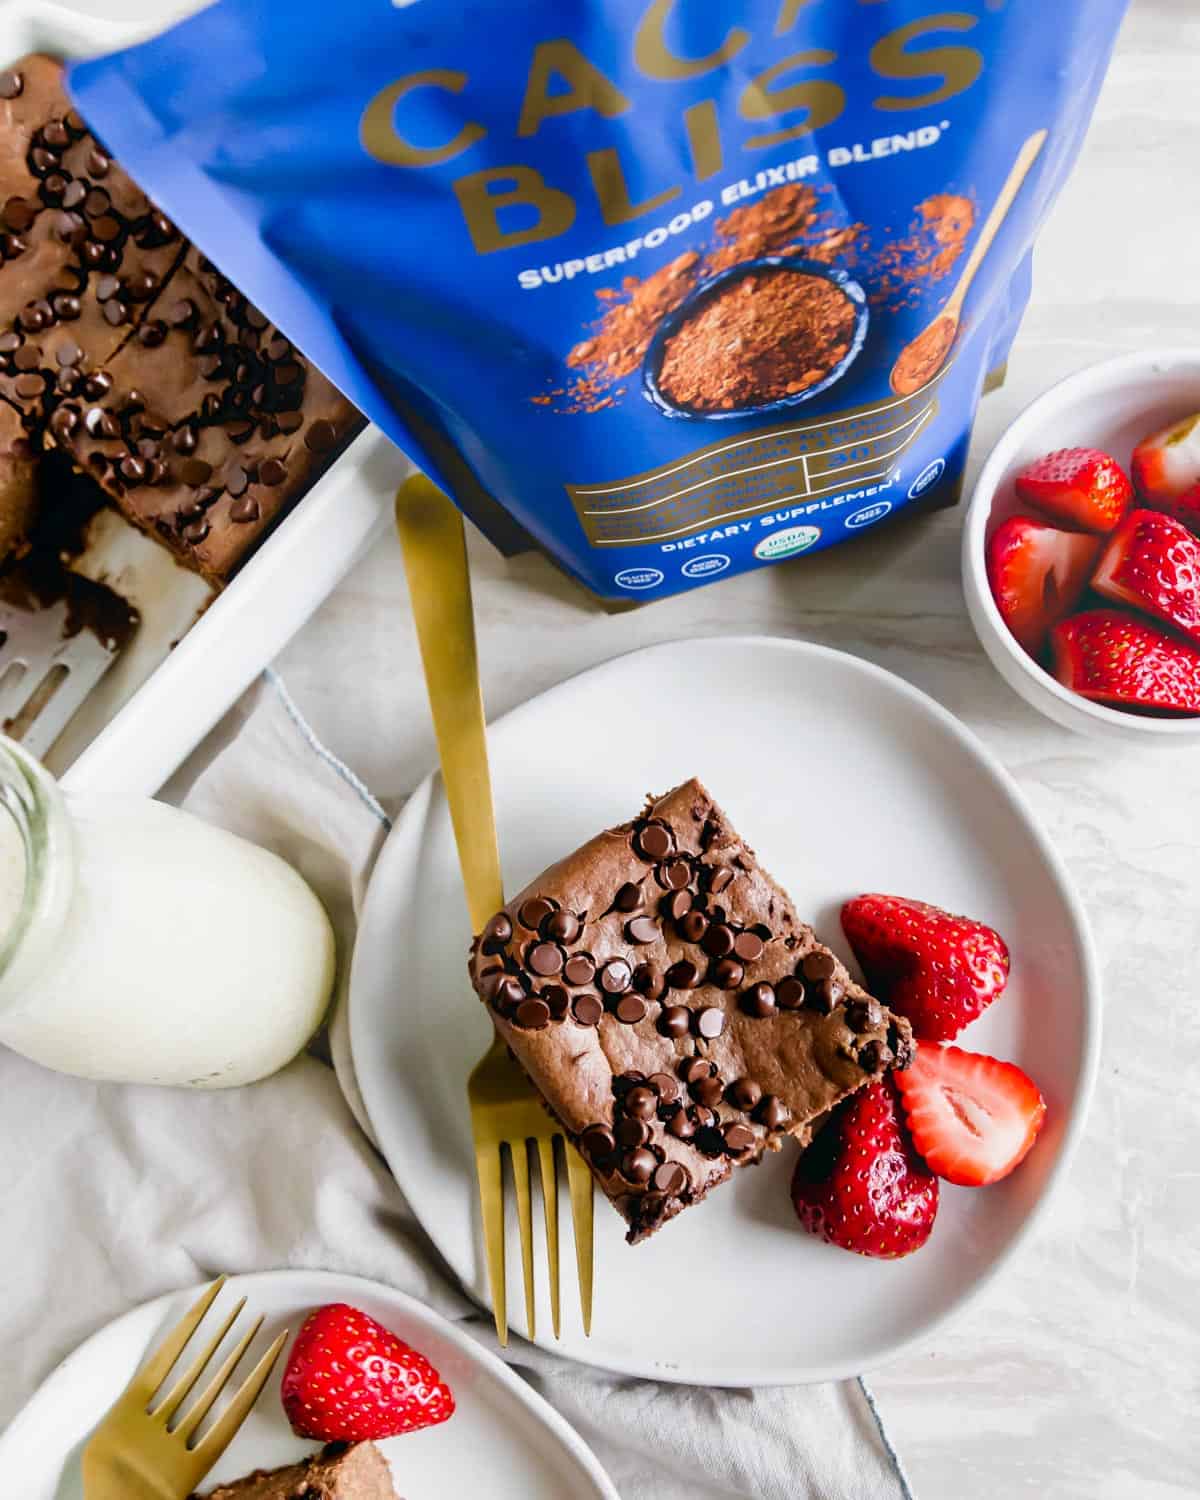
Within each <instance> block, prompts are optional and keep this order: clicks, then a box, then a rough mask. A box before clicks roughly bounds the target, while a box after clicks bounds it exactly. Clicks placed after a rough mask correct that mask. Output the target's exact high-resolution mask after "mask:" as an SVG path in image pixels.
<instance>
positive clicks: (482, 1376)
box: [0, 1271, 618, 1500]
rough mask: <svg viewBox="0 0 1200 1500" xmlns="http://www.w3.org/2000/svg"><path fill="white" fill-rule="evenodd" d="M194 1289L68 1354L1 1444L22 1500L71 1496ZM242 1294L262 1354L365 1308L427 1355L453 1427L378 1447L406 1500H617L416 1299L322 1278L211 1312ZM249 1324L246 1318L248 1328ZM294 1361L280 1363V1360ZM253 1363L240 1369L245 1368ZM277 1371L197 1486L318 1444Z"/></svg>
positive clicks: (249, 1288) (271, 1278) (250, 1291)
mask: <svg viewBox="0 0 1200 1500" xmlns="http://www.w3.org/2000/svg"><path fill="white" fill-rule="evenodd" d="M196 1296H197V1290H193V1291H190V1292H173V1293H171V1294H170V1295H169V1296H166V1297H159V1298H158V1299H157V1300H156V1301H154V1302H147V1303H145V1304H144V1305H143V1306H142V1307H137V1308H134V1310H133V1311H132V1312H129V1313H126V1315H125V1316H124V1317H123V1318H118V1319H117V1320H116V1322H114V1323H110V1324H109V1325H108V1327H107V1328H102V1329H101V1330H100V1332H99V1333H96V1334H94V1335H93V1336H92V1337H91V1338H90V1339H88V1340H87V1342H86V1343H84V1344H81V1345H80V1346H79V1348H78V1349H76V1351H75V1353H74V1354H71V1355H69V1356H68V1357H67V1358H66V1359H65V1360H64V1361H63V1363H62V1364H61V1365H60V1366H59V1367H58V1369H57V1370H55V1372H54V1373H53V1374H52V1375H51V1376H50V1377H49V1379H48V1380H47V1381H46V1382H45V1384H44V1385H43V1386H42V1387H41V1389H40V1390H39V1391H38V1392H37V1393H36V1394H35V1395H34V1397H33V1399H32V1400H31V1401H30V1402H29V1404H28V1405H27V1406H26V1407H25V1409H24V1410H23V1411H22V1412H20V1413H19V1414H18V1416H17V1417H16V1419H15V1420H14V1421H13V1423H12V1425H11V1426H10V1427H9V1428H8V1431H7V1432H6V1433H5V1434H4V1437H3V1438H2V1439H0V1471H2V1472H3V1473H5V1474H8V1475H11V1476H13V1477H14V1478H17V1477H19V1483H18V1484H17V1489H18V1490H19V1491H20V1494H21V1500H77V1497H78V1496H80V1494H81V1493H82V1489H81V1483H80V1476H79V1451H80V1448H81V1446H82V1444H83V1442H84V1441H85V1439H86V1438H87V1437H88V1435H89V1434H90V1433H91V1431H92V1429H93V1427H94V1426H95V1425H96V1423H97V1422H98V1421H99V1420H100V1418H101V1417H102V1416H103V1415H104V1413H105V1412H106V1411H107V1410H108V1408H109V1407H110V1406H111V1405H112V1403H113V1402H114V1401H115V1400H116V1398H117V1396H118V1395H119V1394H120V1392H121V1390H122V1389H123V1388H124V1386H125V1383H126V1382H127V1381H128V1379H129V1377H130V1376H131V1375H132V1374H133V1372H134V1370H135V1369H136V1368H137V1367H138V1365H139V1364H140V1363H141V1361H142V1359H143V1358H144V1357H145V1355H146V1353H147V1352H148V1351H149V1349H150V1348H151V1347H152V1346H153V1345H154V1344H156V1343H157V1342H158V1341H159V1340H160V1339H161V1338H162V1337H163V1335H164V1334H165V1333H166V1332H167V1330H168V1329H170V1328H171V1327H172V1326H173V1324H174V1323H176V1322H177V1321H178V1319H179V1318H180V1317H182V1315H183V1313H184V1311H185V1310H186V1309H187V1308H188V1307H189V1306H190V1305H191V1303H192V1302H194V1301H195V1299H196ZM241 1296H244V1297H246V1298H247V1299H248V1301H247V1312H248V1313H253V1314H255V1315H257V1314H258V1313H262V1314H264V1315H265V1317H266V1323H265V1325H264V1327H263V1331H262V1333H261V1334H260V1335H259V1337H258V1339H257V1340H256V1342H255V1344H254V1350H255V1351H261V1350H262V1349H265V1348H266V1347H267V1344H268V1343H269V1342H270V1340H271V1339H272V1338H273V1337H274V1336H275V1335H276V1334H277V1333H278V1332H279V1331H280V1330H281V1329H282V1328H285V1327H286V1328H290V1329H291V1330H292V1332H293V1333H294V1332H295V1331H296V1330H297V1329H298V1328H299V1327H300V1324H301V1322H302V1321H303V1319H304V1318H305V1316H306V1315H307V1314H308V1313H309V1312H311V1311H312V1310H313V1308H315V1307H320V1306H321V1305H322V1304H324V1303H326V1302H349V1303H350V1304H352V1305H353V1306H354V1307H358V1308H361V1309H362V1310H363V1311H364V1312H366V1313H369V1314H370V1315H371V1316H372V1317H373V1318H377V1319H378V1320H379V1322H381V1323H383V1324H384V1325H385V1326H386V1327H388V1328H390V1329H392V1331H393V1332H394V1333H397V1334H399V1336H400V1337H401V1338H402V1339H404V1340H405V1341H406V1342H408V1343H410V1344H412V1345H413V1347H414V1348H416V1349H419V1350H420V1351H421V1353H422V1354H425V1355H426V1356H427V1357H428V1358H429V1359H430V1360H431V1361H432V1362H433V1364H434V1366H435V1367H436V1368H437V1370H438V1371H439V1372H440V1374H441V1375H442V1377H443V1379H444V1380H446V1381H447V1382H448V1383H449V1385H450V1388H451V1390H452V1391H453V1392H454V1397H455V1402H456V1410H455V1412H454V1415H453V1416H452V1417H451V1418H450V1420H449V1421H448V1422H443V1423H441V1424H440V1425H439V1426H437V1427H429V1428H426V1429H425V1431H423V1432H411V1433H407V1434H405V1436H403V1437H399V1438H392V1439H390V1440H389V1441H388V1442H385V1443H380V1445H379V1446H380V1448H381V1449H382V1450H383V1452H384V1453H385V1454H386V1455H387V1457H388V1459H389V1461H390V1463H391V1465H392V1473H393V1475H394V1476H395V1480H396V1490H397V1493H398V1494H400V1495H402V1496H403V1497H404V1500H443V1497H445V1496H447V1495H452V1496H466V1495H487V1496H488V1500H618V1496H617V1492H616V1490H615V1489H613V1487H612V1484H611V1483H610V1481H609V1480H608V1478H607V1477H606V1476H605V1474H604V1471H603V1470H602V1469H601V1467H600V1465H599V1464H598V1463H597V1462H596V1460H595V1458H594V1457H593V1456H592V1454H591V1453H590V1452H589V1450H588V1448H587V1447H586V1446H585V1444H584V1443H583V1441H582V1439H580V1438H579V1437H577V1436H576V1435H575V1433H574V1432H573V1431H572V1430H571V1428H570V1427H568V1425H567V1424H566V1422H564V1421H563V1419H562V1418H561V1417H560V1416H559V1415H558V1413H557V1412H555V1411H553V1410H552V1409H551V1408H550V1407H549V1406H548V1405H547V1404H546V1403H545V1402H544V1401H543V1400H542V1398H541V1397H540V1396H538V1395H535V1394H534V1392H533V1391H531V1390H530V1388H529V1387H528V1386H527V1385H526V1384H525V1382H524V1381H522V1380H521V1379H519V1378H518V1377H517V1376H516V1375H514V1374H513V1373H512V1372H511V1370H509V1369H508V1367H507V1366H506V1365H504V1364H502V1363H501V1361H500V1360H498V1359H497V1358H496V1357H495V1355H493V1354H489V1353H488V1351H487V1350H486V1349H482V1348H481V1347H480V1346H479V1345H478V1344H477V1343H476V1342H475V1341H474V1340H473V1339H471V1338H469V1337H468V1336H467V1335H466V1334H465V1333H460V1332H459V1330H458V1329H456V1328H454V1327H453V1326H452V1325H451V1324H450V1323H447V1322H446V1320H445V1319H444V1318H441V1317H438V1315H437V1314H436V1313H433V1312H430V1310H429V1309H428V1308H427V1307H423V1306H422V1305H421V1303H419V1302H416V1301H414V1300H413V1298H412V1297H407V1296H405V1295H404V1293H403V1292H397V1291H394V1290H392V1288H390V1287H386V1286H382V1285H381V1284H380V1283H379V1282H375V1281H366V1280H363V1279H362V1278H361V1277H358V1276H339V1275H333V1274H331V1273H329V1272H324V1271H266V1272H262V1273H260V1274H257V1275H253V1276H235V1277H231V1278H230V1280H229V1282H228V1284H227V1285H226V1286H225V1288H224V1290H223V1291H222V1292H221V1295H220V1297H219V1298H218V1301H217V1303H216V1306H215V1309H214V1311H213V1312H210V1313H209V1316H208V1319H207V1320H206V1322H205V1325H204V1326H205V1327H207V1326H208V1323H209V1322H212V1323H213V1326H214V1327H215V1326H217V1324H216V1315H217V1314H219V1312H220V1309H221V1308H222V1307H229V1306H231V1305H232V1303H233V1302H234V1301H235V1300H236V1298H238V1297H241ZM245 1317H246V1314H243V1320H244V1319H245ZM230 1342H232V1340H230ZM285 1357H286V1356H285ZM249 1364H250V1361H249V1360H248V1361H247V1362H246V1367H247V1368H249ZM282 1369H283V1360H281V1361H280V1363H279V1366H278V1368H277V1369H276V1371H275V1374H274V1376H273V1377H272V1379H271V1382H270V1384H269V1385H268V1386H267V1388H266V1390H265V1391H264V1392H263V1394H262V1395H261V1396H260V1397H259V1400H258V1404H257V1406H256V1407H255V1409H254V1411H253V1413H252V1414H251V1416H250V1417H249V1419H248V1420H247V1422H246V1423H245V1425H244V1426H243V1428H242V1430H241V1431H240V1432H239V1433H238V1435H237V1437H236V1438H235V1439H234V1441H233V1443H232V1444H231V1445H230V1447H229V1449H228V1450H227V1452H226V1453H225V1455H224V1457H223V1458H222V1459H221V1461H220V1463H219V1464H218V1465H217V1466H216V1468H214V1469H213V1471H212V1473H211V1474H210V1475H209V1477H208V1478H207V1479H206V1480H205V1482H204V1484H203V1485H202V1486H201V1488H202V1490H204V1491H206V1492H207V1491H208V1490H210V1489H211V1488H212V1487H213V1485H214V1484H220V1483H228V1482H229V1481H230V1480H232V1479H237V1478H239V1477H240V1476H241V1475H243V1474H248V1473H250V1472H251V1471H252V1470H253V1469H257V1468H274V1467H275V1466H276V1465H278V1464H288V1463H295V1462H297V1460H299V1459H300V1458H302V1457H303V1456H304V1455H305V1454H306V1453H309V1452H313V1451H315V1450H316V1448H317V1446H318V1445H317V1444H315V1443H308V1442H305V1441H304V1440H303V1439H302V1438H297V1437H295V1436H293V1434H292V1432H291V1429H290V1428H289V1426H288V1424H287V1419H286V1418H285V1417H284V1415H283V1409H282V1407H281V1406H280V1404H279V1378H280V1374H281V1373H282Z"/></svg>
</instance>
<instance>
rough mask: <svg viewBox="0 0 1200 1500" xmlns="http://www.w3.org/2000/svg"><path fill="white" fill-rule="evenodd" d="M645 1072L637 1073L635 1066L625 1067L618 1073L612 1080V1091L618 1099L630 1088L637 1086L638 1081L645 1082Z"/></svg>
mask: <svg viewBox="0 0 1200 1500" xmlns="http://www.w3.org/2000/svg"><path fill="white" fill-rule="evenodd" d="M645 1081H646V1075H645V1073H639V1072H638V1070H637V1069H636V1068H626V1069H625V1071H624V1073H618V1074H617V1076H616V1077H615V1078H614V1079H613V1081H612V1091H613V1093H614V1094H615V1095H616V1096H617V1098H618V1099H624V1097H625V1095H626V1094H627V1093H628V1092H629V1090H630V1089H634V1088H637V1086H638V1084H639V1083H645Z"/></svg>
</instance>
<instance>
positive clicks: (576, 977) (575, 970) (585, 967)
mask: <svg viewBox="0 0 1200 1500" xmlns="http://www.w3.org/2000/svg"><path fill="white" fill-rule="evenodd" d="M595 977H596V965H595V963H594V962H593V961H592V958H591V956H590V955H589V954H587V953H572V954H571V956H570V958H568V959H567V961H566V963H565V964H564V965H563V978H564V979H565V980H566V981H567V983H568V984H571V985H582V984H591V982H592V980H593V979H594V978H595Z"/></svg>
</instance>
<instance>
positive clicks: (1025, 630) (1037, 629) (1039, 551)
mask: <svg viewBox="0 0 1200 1500" xmlns="http://www.w3.org/2000/svg"><path fill="white" fill-rule="evenodd" d="M1103 545H1104V543H1103V542H1102V541H1101V539H1100V538H1099V537H1097V536H1089V535H1088V534H1087V533H1085V532H1079V531H1059V530H1058V529H1057V528H1056V527H1053V526H1047V525H1046V523H1045V522H1044V521H1035V520H1033V518H1032V517H1030V516H1009V518H1008V520H1007V521H1005V522H1003V523H1002V525H1001V526H999V527H998V528H997V530H996V531H995V532H994V533H993V534H992V538H991V540H990V541H989V542H988V547H987V569H988V582H989V583H990V584H991V588H992V597H993V598H994V599H995V601H996V607H997V608H998V609H999V611H1000V613H1001V614H1002V615H1003V617H1004V623H1005V624H1006V625H1007V626H1008V628H1009V629H1010V630H1011V631H1012V633H1013V635H1015V636H1016V638H1017V640H1018V641H1019V642H1020V644H1021V645H1022V646H1023V647H1024V648H1025V650H1026V651H1028V652H1029V654H1030V656H1037V655H1038V654H1039V653H1040V652H1041V650H1042V648H1043V646H1044V645H1045V644H1046V636H1047V634H1048V633H1049V630H1050V627H1051V626H1052V625H1054V624H1055V623H1056V622H1057V621H1059V620H1061V619H1062V618H1063V617H1064V616H1065V615H1068V614H1070V612H1071V611H1072V610H1073V609H1074V608H1075V606H1076V605H1077V604H1078V603H1079V601H1080V599H1081V598H1082V597H1083V593H1084V590H1085V589H1086V588H1087V586H1088V581H1089V580H1090V578H1091V576H1092V570H1093V569H1094V568H1095V566H1096V560H1097V559H1098V558H1099V556H1100V549H1101V548H1102V547H1103Z"/></svg>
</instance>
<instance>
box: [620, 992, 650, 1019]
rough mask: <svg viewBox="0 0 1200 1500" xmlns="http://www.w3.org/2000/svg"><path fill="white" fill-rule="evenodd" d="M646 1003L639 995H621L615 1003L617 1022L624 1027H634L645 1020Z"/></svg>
mask: <svg viewBox="0 0 1200 1500" xmlns="http://www.w3.org/2000/svg"><path fill="white" fill-rule="evenodd" d="M645 1015H646V1002H645V1001H644V1000H643V999H642V997H641V996H640V995H636V994H628V995H622V996H621V998H620V999H619V1000H618V1001H617V1020H618V1021H621V1022H623V1023H624V1024H625V1025H626V1026H636V1025H637V1023H638V1022H639V1021H641V1020H644V1019H645Z"/></svg>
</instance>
